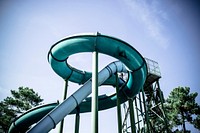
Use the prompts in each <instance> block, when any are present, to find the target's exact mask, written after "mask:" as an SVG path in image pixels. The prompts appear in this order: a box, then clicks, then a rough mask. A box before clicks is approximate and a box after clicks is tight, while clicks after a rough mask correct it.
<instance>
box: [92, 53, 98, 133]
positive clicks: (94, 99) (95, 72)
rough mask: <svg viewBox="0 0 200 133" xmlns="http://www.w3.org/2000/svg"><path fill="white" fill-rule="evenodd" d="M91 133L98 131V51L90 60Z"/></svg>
mask: <svg viewBox="0 0 200 133" xmlns="http://www.w3.org/2000/svg"><path fill="white" fill-rule="evenodd" d="M91 110H92V133H98V52H97V51H94V52H93V61H92V109H91Z"/></svg>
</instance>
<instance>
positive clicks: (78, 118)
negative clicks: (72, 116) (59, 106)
mask: <svg viewBox="0 0 200 133" xmlns="http://www.w3.org/2000/svg"><path fill="white" fill-rule="evenodd" d="M76 110H77V112H76V122H75V133H79V123H80V108H79V107H77V108H76Z"/></svg>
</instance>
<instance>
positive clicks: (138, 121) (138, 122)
mask: <svg viewBox="0 0 200 133" xmlns="http://www.w3.org/2000/svg"><path fill="white" fill-rule="evenodd" d="M138 95H139V94H138ZM134 101H135V108H136V114H137V124H138V131H140V120H139V114H138V106H137V98H136V97H135V99H134Z"/></svg>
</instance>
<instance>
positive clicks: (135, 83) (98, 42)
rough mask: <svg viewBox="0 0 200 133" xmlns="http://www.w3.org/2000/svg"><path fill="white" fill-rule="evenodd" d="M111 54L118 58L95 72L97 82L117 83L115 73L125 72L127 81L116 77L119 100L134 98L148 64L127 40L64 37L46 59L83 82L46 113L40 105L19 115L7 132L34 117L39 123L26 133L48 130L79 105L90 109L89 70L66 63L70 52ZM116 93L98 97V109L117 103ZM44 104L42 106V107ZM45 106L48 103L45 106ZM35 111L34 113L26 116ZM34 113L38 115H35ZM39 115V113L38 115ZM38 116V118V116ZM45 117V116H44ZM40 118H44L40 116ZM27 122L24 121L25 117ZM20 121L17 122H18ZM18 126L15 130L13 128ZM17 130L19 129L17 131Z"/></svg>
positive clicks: (59, 71)
mask: <svg viewBox="0 0 200 133" xmlns="http://www.w3.org/2000/svg"><path fill="white" fill-rule="evenodd" d="M94 51H97V52H98V53H103V54H106V55H110V56H112V57H114V58H116V59H118V60H119V61H116V62H113V63H111V64H109V65H108V66H106V67H105V68H104V69H102V70H101V71H100V72H99V74H98V85H99V86H100V85H112V86H116V77H115V75H116V74H117V73H118V72H126V73H128V75H129V76H128V80H127V81H124V80H123V79H121V78H120V79H119V81H118V83H119V86H120V92H119V96H120V101H121V103H123V102H125V101H127V100H128V98H132V97H134V96H135V95H136V94H138V93H139V91H140V89H141V88H142V87H143V85H144V82H145V80H146V76H147V65H146V62H145V60H144V58H143V57H142V56H141V55H140V53H139V52H138V51H137V50H136V49H134V48H133V47H132V46H131V45H129V44H128V43H126V42H124V41H122V40H120V39H117V38H114V37H110V36H106V35H102V34H99V33H97V34H80V35H74V36H70V37H67V38H65V39H63V40H61V41H59V42H57V43H56V44H55V45H53V46H52V47H51V49H50V51H49V53H48V61H49V63H50V65H51V67H52V68H53V70H54V71H55V72H56V73H57V74H58V75H59V76H60V77H62V78H63V79H64V80H69V81H71V82H75V83H78V84H83V85H82V87H80V88H79V89H78V90H77V91H76V92H75V93H74V94H72V95H71V96H70V97H68V98H67V99H66V100H65V101H64V102H62V103H61V104H59V105H54V107H52V108H51V109H50V110H48V111H47V112H45V111H44V112H43V111H42V110H43V107H41V108H39V109H40V110H41V112H40V111H37V110H39V109H34V110H32V111H29V112H28V113H26V114H24V115H22V116H21V117H20V118H19V119H17V120H16V121H15V122H14V123H13V124H12V125H11V127H10V131H9V132H10V133H12V132H13V131H19V130H20V128H21V125H22V124H21V123H26V124H25V125H24V127H25V126H26V129H27V128H28V127H29V126H30V125H32V124H33V123H35V122H36V121H33V120H31V119H34V118H35V117H37V118H38V119H39V120H40V119H41V120H40V121H39V120H38V119H37V120H38V121H39V122H38V123H37V124H36V125H35V126H34V127H33V128H31V129H30V130H28V132H29V133H35V132H48V131H50V130H51V129H53V128H55V127H56V124H58V123H59V122H60V121H61V120H62V119H64V117H65V116H67V115H68V114H74V113H76V108H77V107H79V111H80V113H83V112H90V111H91V98H87V97H88V95H89V94H91V84H92V79H91V76H92V74H91V72H87V71H81V70H78V69H76V68H74V67H72V66H70V65H69V64H68V62H67V59H68V58H69V56H70V55H73V54H77V53H81V52H94ZM116 100H117V97H116V94H113V95H110V96H107V95H102V96H99V103H98V104H99V110H104V109H108V108H112V107H114V106H116ZM44 107H45V106H44ZM46 107H48V105H47V106H46ZM31 112H36V113H35V116H33V115H29V114H31ZM36 114H37V115H36ZM40 114H42V115H40ZM39 116H40V117H39ZM43 116H44V117H43ZM42 117H43V118H42ZM27 119H28V120H29V121H30V122H29V123H30V124H27V122H26V120H27ZM18 123H19V124H18ZM16 129H17V130H16ZM18 129H19V130H18Z"/></svg>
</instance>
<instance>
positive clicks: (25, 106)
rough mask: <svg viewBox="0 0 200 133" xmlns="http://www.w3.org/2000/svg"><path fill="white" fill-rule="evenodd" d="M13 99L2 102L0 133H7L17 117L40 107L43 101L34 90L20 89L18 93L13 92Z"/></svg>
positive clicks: (0, 104) (7, 98)
mask: <svg viewBox="0 0 200 133" xmlns="http://www.w3.org/2000/svg"><path fill="white" fill-rule="evenodd" d="M11 94H12V96H11V97H6V98H5V99H4V100H3V101H1V102H0V131H1V130H2V131H3V132H7V131H8V129H9V126H10V124H11V122H12V120H14V119H15V118H16V117H17V116H19V115H20V114H22V113H24V112H25V111H27V110H29V109H31V108H32V107H34V106H37V105H39V104H40V103H41V102H42V101H43V99H41V97H40V96H39V95H38V93H36V92H35V91H34V90H33V89H30V88H28V87H19V88H18V91H16V90H11Z"/></svg>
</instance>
